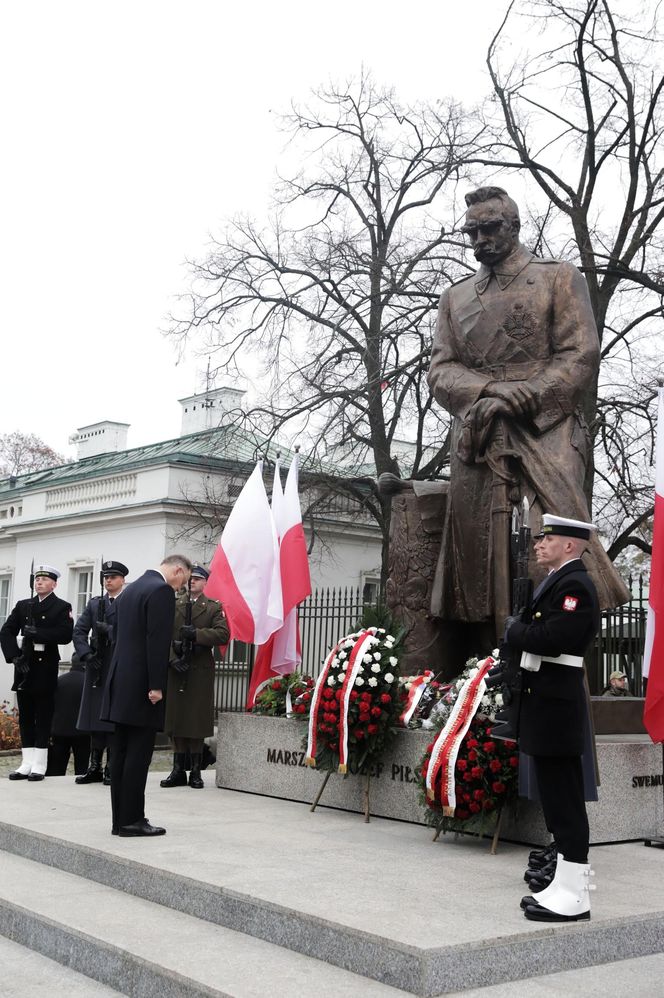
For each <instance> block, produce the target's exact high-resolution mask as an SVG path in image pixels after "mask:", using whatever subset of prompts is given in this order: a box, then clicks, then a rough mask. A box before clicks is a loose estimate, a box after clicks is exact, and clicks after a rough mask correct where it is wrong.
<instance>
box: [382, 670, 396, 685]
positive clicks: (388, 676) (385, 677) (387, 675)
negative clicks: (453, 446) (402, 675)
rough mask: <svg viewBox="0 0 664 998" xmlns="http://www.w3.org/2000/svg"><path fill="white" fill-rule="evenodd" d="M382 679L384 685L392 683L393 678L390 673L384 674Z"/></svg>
mask: <svg viewBox="0 0 664 998" xmlns="http://www.w3.org/2000/svg"><path fill="white" fill-rule="evenodd" d="M383 679H384V680H385V682H386V683H393V682H394V676H393V675H392V673H391V672H386V673H385V675H384V676H383Z"/></svg>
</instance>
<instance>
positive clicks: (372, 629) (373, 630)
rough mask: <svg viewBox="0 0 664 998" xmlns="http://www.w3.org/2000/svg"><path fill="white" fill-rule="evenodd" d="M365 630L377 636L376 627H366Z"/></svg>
mask: <svg viewBox="0 0 664 998" xmlns="http://www.w3.org/2000/svg"><path fill="white" fill-rule="evenodd" d="M367 630H368V631H369V632H370V633H371V634H377V633H378V628H377V627H367Z"/></svg>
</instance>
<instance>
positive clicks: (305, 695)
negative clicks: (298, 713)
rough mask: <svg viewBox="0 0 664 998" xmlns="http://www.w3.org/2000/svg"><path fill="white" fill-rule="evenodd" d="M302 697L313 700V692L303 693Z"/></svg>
mask: <svg viewBox="0 0 664 998" xmlns="http://www.w3.org/2000/svg"><path fill="white" fill-rule="evenodd" d="M302 699H303V700H306V701H307V702H308V701H309V700H311V693H303V694H302Z"/></svg>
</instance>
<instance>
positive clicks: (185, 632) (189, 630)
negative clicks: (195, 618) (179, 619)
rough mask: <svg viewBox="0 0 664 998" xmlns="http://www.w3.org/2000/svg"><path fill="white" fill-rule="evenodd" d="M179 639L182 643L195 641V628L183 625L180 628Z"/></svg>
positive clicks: (190, 625)
mask: <svg viewBox="0 0 664 998" xmlns="http://www.w3.org/2000/svg"><path fill="white" fill-rule="evenodd" d="M180 637H181V638H182V640H183V641H195V640H196V628H195V627H194V625H193V624H183V625H182V627H181V628H180Z"/></svg>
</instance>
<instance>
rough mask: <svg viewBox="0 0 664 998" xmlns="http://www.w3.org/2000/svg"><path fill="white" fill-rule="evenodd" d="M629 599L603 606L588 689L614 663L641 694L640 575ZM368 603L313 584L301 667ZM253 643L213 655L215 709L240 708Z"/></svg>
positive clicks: (303, 621)
mask: <svg viewBox="0 0 664 998" xmlns="http://www.w3.org/2000/svg"><path fill="white" fill-rule="evenodd" d="M627 586H628V588H629V591H630V593H631V594H632V596H631V599H630V601H629V603H626V604H625V605H624V606H621V607H617V608H616V609H614V610H605V611H603V613H602V621H601V627H600V631H599V634H598V635H597V639H596V641H595V645H594V647H593V649H592V652H591V653H590V654H589V655H588V659H587V661H588V681H589V684H590V692H591V693H592V694H593V695H599V694H601V693H602V691H603V690H604V688H605V687H606V686H608V683H609V675H610V674H611V673H612V672H613V671H614V670H617V669H620V670H621V671H622V672H626V673H627V676H628V682H629V689H630V692H631V693H632V695H633V696H643V679H642V671H641V670H642V664H643V649H644V645H645V630H646V619H647V612H648V600H647V594H646V590H645V586H644V581H643V577H642V576H640V577H639V578H638V579H634V578H632V577H630V578H629V579H628V580H627ZM370 605H372V604H368V603H367V602H366V601H364V600H363V599H362V593H361V591H360V589H359V588H358V589H352V588H346V589H317V590H316V591H315V592H314V593H312V595H311V596H309V597H308V598H307V599H306V600H305V601H304V603H301V604H300V607H299V617H300V633H301V636H302V671H303V672H305V673H308V675H310V676H314V677H315V676H317V675H318V674H319V672H320V670H321V667H322V664H323V660H324V658H325V655H326V654H327V652H328V651H329V650H330V648H331V647H332V646H333V645H334V644H335V643H336V642H337V641H338V640H339V638H341V637H343V635H344V634H348V633H349V632H350V631H352V630H354V628H355V625H356V624H357V622H358V620H359V618H360V617H361V616H362V612H363V610H364V609H365V608H366V607H367V606H370ZM253 658H254V648H253V646H251V645H245V644H243V643H242V642H240V641H231V643H230V646H229V648H228V650H227V652H226V656H225V658H224V661H223V662H221V661H217V674H216V683H215V706H216V710H217V712H220V711H241V710H244V707H245V703H246V699H247V691H248V689H249V677H250V675H251V669H252V667H253Z"/></svg>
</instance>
